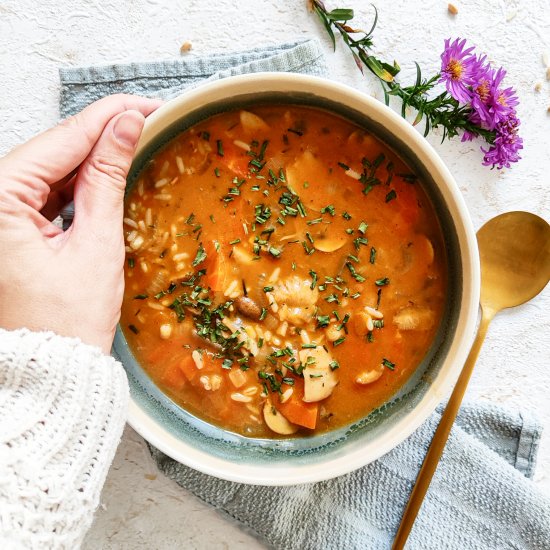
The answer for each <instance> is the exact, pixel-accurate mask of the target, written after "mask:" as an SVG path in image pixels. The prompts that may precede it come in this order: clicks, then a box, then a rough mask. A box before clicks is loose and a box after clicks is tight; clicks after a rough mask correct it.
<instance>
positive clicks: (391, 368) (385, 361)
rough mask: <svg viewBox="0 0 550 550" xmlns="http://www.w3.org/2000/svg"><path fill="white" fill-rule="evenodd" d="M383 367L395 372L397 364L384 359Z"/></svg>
mask: <svg viewBox="0 0 550 550" xmlns="http://www.w3.org/2000/svg"><path fill="white" fill-rule="evenodd" d="M382 365H384V366H385V367H388V369H390V370H395V363H392V362H391V361H390V360H389V359H386V358H385V357H384V359H382Z"/></svg>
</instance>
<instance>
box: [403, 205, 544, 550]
mask: <svg viewBox="0 0 550 550" xmlns="http://www.w3.org/2000/svg"><path fill="white" fill-rule="evenodd" d="M477 242H478V245H479V257H480V261H481V297H480V304H481V322H480V324H479V330H478V333H477V337H476V339H475V341H474V344H473V346H472V349H471V351H470V354H469V355H468V358H467V359H466V363H465V365H464V367H463V368H462V372H461V373H460V376H459V378H458V381H457V383H456V386H455V388H454V390H453V393H452V395H451V397H450V399H449V402H448V403H447V406H446V407H445V411H444V412H443V415H442V416H441V420H440V422H439V426H438V427H437V430H436V431H435V434H434V436H433V439H432V442H431V444H430V448H429V449H428V452H427V454H426V457H425V458H424V462H423V463H422V468H421V469H420V472H419V474H418V477H417V478H416V483H415V485H414V487H413V490H412V493H411V496H410V497H409V502H408V504H407V507H406V508H405V512H404V514H403V518H402V520H401V525H400V526H399V530H398V531H397V535H396V536H395V540H394V541H393V546H392V550H401V549H402V548H403V547H404V546H405V543H406V542H407V537H408V536H409V533H410V531H411V529H412V526H413V524H414V520H415V519H416V516H417V514H418V511H419V510H420V507H421V506H422V501H423V500H424V496H425V495H426V492H427V491H428V487H429V486H430V482H431V480H432V476H433V475H434V473H435V470H436V468H437V464H438V462H439V459H440V458H441V454H442V453H443V449H444V448H445V444H446V442H447V439H448V437H449V433H450V431H451V428H452V426H453V423H454V421H455V418H456V415H457V413H458V409H459V408H460V404H461V403H462V397H463V396H464V392H465V391H466V387H467V386H468V382H469V381H470V376H471V375H472V371H473V370H474V365H475V362H476V359H477V356H478V355H479V350H480V349H481V345H482V344H483V340H484V339H485V335H486V334H487V329H488V327H489V323H490V322H491V321H492V320H493V317H494V316H495V315H496V314H497V313H498V312H499V311H500V310H502V309H505V308H509V307H514V306H519V305H520V304H523V303H525V302H527V301H528V300H531V298H534V297H535V296H536V295H537V294H539V292H541V290H542V289H543V288H544V287H545V286H546V285H547V283H548V281H549V279H550V225H548V223H546V221H544V220H543V219H542V218H539V217H538V216H535V215H534V214H530V213H529V212H508V213H506V214H501V215H500V216H497V217H496V218H493V219H492V220H489V221H488V222H487V223H486V224H485V225H484V226H483V227H482V228H481V229H480V230H479V231H478V232H477Z"/></svg>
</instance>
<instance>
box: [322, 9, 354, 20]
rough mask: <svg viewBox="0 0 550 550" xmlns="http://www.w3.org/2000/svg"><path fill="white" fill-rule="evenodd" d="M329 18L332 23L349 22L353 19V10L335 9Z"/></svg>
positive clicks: (328, 15)
mask: <svg viewBox="0 0 550 550" xmlns="http://www.w3.org/2000/svg"><path fill="white" fill-rule="evenodd" d="M327 18H328V19H329V20H330V21H349V20H350V19H353V10H350V9H335V10H332V11H331V12H329V13H327Z"/></svg>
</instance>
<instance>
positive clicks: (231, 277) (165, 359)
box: [121, 105, 446, 437]
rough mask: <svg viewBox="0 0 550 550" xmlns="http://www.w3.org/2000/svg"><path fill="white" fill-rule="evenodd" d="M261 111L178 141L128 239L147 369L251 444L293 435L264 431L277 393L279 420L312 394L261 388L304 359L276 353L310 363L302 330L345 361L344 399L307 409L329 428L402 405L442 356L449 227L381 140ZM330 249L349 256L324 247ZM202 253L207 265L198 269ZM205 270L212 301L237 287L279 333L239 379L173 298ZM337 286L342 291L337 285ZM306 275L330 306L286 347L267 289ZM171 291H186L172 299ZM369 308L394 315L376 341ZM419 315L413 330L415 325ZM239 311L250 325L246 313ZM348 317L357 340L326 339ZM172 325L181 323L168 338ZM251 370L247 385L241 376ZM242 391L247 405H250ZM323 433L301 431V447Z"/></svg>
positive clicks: (333, 122)
mask: <svg viewBox="0 0 550 550" xmlns="http://www.w3.org/2000/svg"><path fill="white" fill-rule="evenodd" d="M252 111H253V113H255V115H257V116H258V117H261V118H260V119H259V121H258V120H256V119H255V118H253V119H252V121H250V120H247V119H246V118H245V120H244V123H243V119H242V116H241V113H240V112H239V111H235V112H228V113H224V114H220V115H217V116H215V117H212V118H210V119H208V120H205V121H203V122H201V123H199V124H198V125H196V126H194V127H192V128H191V129H189V130H187V131H185V132H183V133H182V134H180V135H179V136H178V137H176V138H175V139H173V140H172V141H171V142H170V143H169V144H167V145H166V146H165V147H164V148H163V149H162V150H161V151H160V152H159V153H157V154H156V155H155V157H154V159H153V160H152V161H150V162H149V163H148V165H147V166H146V167H145V169H144V170H143V171H142V173H141V174H140V177H139V179H138V181H137V183H136V185H135V186H134V187H133V189H132V190H131V191H130V193H129V195H128V197H127V201H126V211H125V217H126V222H125V236H126V239H127V241H128V239H129V238H130V240H131V241H132V242H129V241H128V243H127V244H128V246H127V252H128V254H127V256H128V262H127V265H126V270H125V278H126V290H125V298H124V303H123V308H122V318H121V326H122V329H123V331H124V334H125V336H126V338H127V340H128V342H129V345H130V347H131V349H132V350H133V352H134V354H135V356H136V358H137V359H138V361H139V362H140V364H141V365H142V366H143V368H144V369H145V371H146V372H147V373H148V375H149V376H150V377H151V379H152V380H153V381H154V382H155V383H156V384H157V385H158V386H159V387H160V388H161V389H162V390H163V391H164V392H165V393H166V394H167V395H169V396H170V398H171V399H173V400H174V401H175V402H176V403H178V404H180V405H181V406H182V407H184V408H185V409H187V410H188V411H190V412H191V413H192V414H194V415H196V416H198V417H200V418H203V419H205V420H207V421H209V422H212V423H214V424H217V425H219V426H222V427H224V428H226V429H228V430H231V431H234V432H237V433H240V434H243V435H247V436H252V437H278V436H277V434H275V433H274V432H273V431H271V430H270V429H269V428H268V427H267V426H266V425H265V423H264V421H263V416H262V411H263V403H264V402H265V399H266V388H267V391H268V395H267V398H268V399H269V400H270V402H272V403H273V406H275V407H277V408H279V407H280V403H279V401H280V395H281V393H282V392H283V391H285V390H287V389H288V388H289V387H292V388H293V394H294V396H293V399H298V400H299V399H300V396H301V395H303V385H304V382H303V379H301V377H300V376H298V375H296V374H295V373H292V372H291V371H288V370H286V369H283V372H284V374H285V375H286V377H287V378H292V379H293V380H294V385H293V386H290V385H286V384H284V383H283V384H282V385H281V391H280V392H272V391H271V389H270V384H269V381H268V380H266V379H265V378H264V379H261V378H259V376H258V371H260V370H262V371H264V372H268V373H273V372H274V370H275V369H276V368H281V361H284V360H288V359H289V357H288V356H286V357H282V358H280V357H277V358H275V359H272V360H274V361H275V365H273V364H271V363H270V362H269V361H266V358H265V355H266V354H267V353H268V352H270V353H272V352H273V351H274V350H277V349H282V348H285V347H286V346H289V347H291V348H292V349H293V350H294V351H295V354H294V357H295V360H297V353H298V352H299V351H300V350H301V349H302V346H303V342H304V340H303V338H304V337H303V335H302V334H297V332H298V330H297V329H301V331H302V332H306V333H307V334H308V336H309V339H310V340H311V341H314V342H317V343H319V344H321V345H324V346H325V348H326V349H327V350H328V352H329V354H330V356H331V358H332V359H333V360H334V361H337V363H338V368H337V369H336V370H334V373H335V374H336V375H337V377H338V385H337V386H336V387H335V388H334V390H333V392H332V394H331V395H330V396H329V397H327V398H326V399H324V400H322V401H320V402H319V403H316V404H313V403H312V404H307V405H305V407H306V409H307V410H306V411H303V410H301V411H299V413H297V414H298V416H299V415H308V416H309V417H311V415H317V420H316V428H315V432H324V431H327V430H330V429H334V428H337V427H340V426H344V425H347V424H349V423H351V422H353V421H356V420H358V419H359V418H361V417H364V416H366V415H367V414H368V413H369V412H370V411H372V410H373V409H374V408H376V407H378V406H380V405H381V404H382V403H384V402H385V401H387V400H388V399H389V398H390V397H391V396H392V395H393V394H394V393H395V392H396V391H397V390H398V389H399V388H400V387H401V386H402V385H403V384H404V383H405V381H406V380H407V379H408V378H409V377H410V375H411V373H412V372H413V371H414V370H415V368H416V367H417V366H418V365H419V363H420V362H421V361H422V359H423V358H424V356H425V354H426V353H427V350H428V349H429V347H430V344H431V342H432V340H433V338H434V336H435V333H436V332H437V329H438V326H439V323H440V320H441V316H442V312H443V307H444V301H445V291H446V260H445V251H444V246H443V240H442V235H441V230H440V226H439V224H438V221H437V218H436V215H435V213H434V209H433V207H432V205H431V203H430V201H429V200H428V198H427V196H426V194H425V193H424V191H423V189H422V187H421V184H420V182H419V181H417V180H416V178H415V176H414V175H413V174H411V170H410V168H409V167H407V166H406V165H405V164H404V163H403V162H402V160H401V159H400V158H399V157H398V156H397V155H396V154H395V153H394V152H393V151H392V150H390V149H389V148H388V147H386V146H385V145H384V144H383V143H381V142H380V141H379V140H377V139H376V138H375V137H374V136H372V135H370V134H368V133H367V132H365V131H363V130H361V129H359V128H357V127H355V126H354V125H353V124H351V123H350V122H348V121H346V120H344V119H342V118H339V117H337V116H335V115H332V114H329V113H326V112H324V111H321V110H317V109H311V108H306V107H298V106H286V105H280V106H258V107H255V108H253V109H252ZM265 142H268V143H267V145H263V144H264V143H265ZM246 146H249V147H250V148H251V152H247V151H246V150H245V147H246ZM262 146H263V147H262ZM262 148H264V151H263V154H262ZM364 159H365V160H364ZM253 160H257V163H256V165H251V164H250V162H251V161H253ZM264 163H265V164H264ZM260 167H261V168H260ZM270 171H271V172H270ZM270 174H271V175H270ZM358 177H360V178H361V179H359V180H358V179H357V178H358ZM283 192H287V193H291V196H294V198H295V197H296V196H297V197H299V201H300V202H301V204H302V206H303V208H300V210H301V212H300V211H299V212H298V214H297V215H286V216H284V215H283V214H282V213H281V210H283V209H284V206H283V205H282V204H280V202H279V200H280V199H281V195H282V193H283ZM258 205H263V206H262V208H264V207H265V206H269V208H270V210H271V213H270V216H269V217H268V219H267V220H266V221H264V222H263V223H262V222H258V221H255V220H257V216H258V212H260V213H259V216H260V220H264V219H265V217H266V212H265V210H264V211H259V210H258ZM297 207H298V205H297V203H294V204H293V205H292V207H291V208H294V209H297ZM327 207H328V208H327ZM291 212H293V211H292V210H291ZM280 220H282V222H283V223H284V225H283V224H282V223H281V222H280ZM271 229H273V231H272V232H271V233H269V232H267V233H266V232H265V231H266V230H267V231H270V230H271ZM132 232H133V233H132ZM262 232H264V233H262ZM255 238H256V240H258V239H259V241H260V244H259V245H258V243H255V242H254V239H255ZM136 239H137V242H136ZM340 241H341V242H340ZM263 242H265V243H266V244H262V243H263ZM316 243H317V244H316ZM255 244H257V245H258V246H260V252H259V254H257V255H256V254H255V253H254V245H255ZM324 244H325V245H326V246H328V247H329V248H330V247H338V248H337V249H336V250H335V251H333V252H324V251H322V250H320V249H318V248H316V246H317V247H319V248H321V249H323V248H326V246H324ZM200 247H202V249H203V250H204V254H206V257H205V258H204V259H203V260H201V261H200V262H199V263H198V264H197V265H195V266H193V265H192V264H193V262H194V260H195V261H196V260H198V259H200V257H198V256H201V255H202V254H198V252H199V249H200ZM271 247H272V248H273V250H274V251H275V252H272V251H270V248H271ZM256 251H257V247H256ZM276 254H277V255H276ZM255 256H259V259H254V257H255ZM350 266H351V267H350ZM278 268H280V271H279V270H278ZM200 269H203V270H206V273H205V275H203V276H202V277H201V278H200V279H199V284H200V285H201V286H202V287H203V288H206V287H209V288H210V289H211V290H210V291H209V292H208V293H206V291H205V293H204V294H203V295H202V296H203V297H207V296H208V297H209V298H210V300H212V304H213V305H212V306H210V307H213V306H214V305H215V304H220V303H223V302H225V301H227V300H229V299H230V298H228V296H227V291H228V289H231V285H233V287H234V288H233V292H232V293H231V294H230V295H233V296H234V295H236V294H239V295H242V294H243V293H244V290H243V289H244V288H246V293H247V295H248V298H250V299H251V300H252V301H254V302H255V303H256V304H257V305H258V306H260V307H262V308H265V310H266V312H267V318H266V319H265V320H263V321H259V322H256V323H255V325H254V326H255V327H257V326H263V329H261V330H263V331H264V332H265V331H268V332H270V333H271V336H272V337H271V341H270V342H268V338H267V337H266V336H265V335H264V337H263V346H262V349H261V350H260V353H259V358H253V357H250V359H249V361H248V366H249V368H248V370H246V371H244V370H242V369H241V367H240V366H239V364H238V363H237V361H236V360H235V358H234V359H233V362H232V364H231V366H230V367H229V368H224V365H223V358H219V357H215V356H214V354H215V353H216V352H217V351H218V350H217V349H216V348H215V347H213V346H212V345H210V344H209V343H208V342H207V341H205V339H204V338H201V337H199V336H197V335H196V333H195V332H194V330H195V328H196V327H195V326H194V321H193V315H194V313H196V310H195V311H193V310H188V311H186V312H185V318H184V319H183V320H181V316H180V321H179V322H178V314H177V311H176V310H175V309H174V307H173V302H174V299H175V298H176V297H178V296H180V295H181V294H182V293H183V292H187V293H190V292H191V291H192V290H193V287H192V286H187V287H184V286H182V285H181V281H185V280H186V278H187V279H188V278H189V276H190V274H192V273H194V272H195V273H196V272H197V271H198V270H200ZM276 270H277V271H276ZM277 273H278V275H277ZM313 273H314V274H315V278H316V281H315V283H314V281H313V278H314V276H313ZM338 276H340V277H341V279H342V280H343V282H341V283H339V284H335V283H331V282H330V281H331V280H333V279H334V278H336V277H338ZM273 277H275V281H274V280H273ZM293 277H298V278H300V279H301V280H304V281H307V286H308V287H310V286H311V285H313V284H315V287H316V290H317V291H318V299H317V300H316V303H315V305H314V307H311V308H310V311H309V313H307V314H309V315H310V316H313V317H312V318H311V320H309V321H308V322H297V323H293V322H287V329H286V333H285V334H284V336H282V335H281V334H278V333H277V331H278V330H280V331H282V329H281V325H282V324H283V322H282V321H281V319H279V318H278V314H277V312H274V311H273V308H272V307H271V306H270V292H266V291H265V290H264V289H265V288H266V287H267V288H269V287H273V286H274V285H277V284H281V281H285V280H287V279H289V278H290V279H292V278H293ZM327 277H328V278H329V279H328V281H329V282H326V281H327ZM330 278H332V279H330ZM363 278H364V280H362V279H363ZM171 283H173V285H174V286H175V290H172V291H170V285H171ZM235 285H236V286H235ZM323 285H324V287H323ZM319 287H321V289H323V288H324V290H319ZM163 292H164V293H165V294H163V295H160V296H159V293H161V294H162V293H163ZM224 293H225V294H224ZM155 296H157V297H155ZM170 305H172V308H171V307H170ZM278 305H279V307H281V305H282V304H278ZM367 306H368V307H370V308H373V309H375V310H376V311H380V312H381V313H382V314H383V327H381V325H382V323H381V321H380V320H376V319H371V320H372V321H374V324H375V325H377V326H376V327H374V328H372V329H371V330H367V329H365V326H364V324H365V322H367V323H368V320H367V321H365V316H364V315H363V316H361V315H359V314H360V313H361V312H364V311H365V307H367ZM334 312H336V314H335V313H334ZM411 312H412V314H414V315H413V319H412V321H411V319H410V318H409V317H406V314H408V313H411ZM226 313H227V314H228V316H229V317H230V318H233V317H235V316H239V312H238V311H236V310H235V307H234V305H233V306H230V307H229V309H227V310H226ZM346 314H348V315H349V319H348V320H347V323H346V324H345V327H344V328H343V329H341V333H342V334H343V336H344V338H345V339H344V340H343V341H342V342H338V343H336V342H334V341H333V342H331V341H329V340H328V339H327V336H326V328H325V327H322V328H317V325H318V322H317V319H318V318H319V317H321V319H323V318H325V319H326V317H328V318H329V319H330V324H331V325H336V327H340V326H341V323H342V320H343V319H345V316H346ZM336 316H337V318H336ZM404 316H405V317H404ZM241 317H242V316H241ZM243 319H244V317H243ZM338 319H339V320H338ZM377 321H378V322H377ZM266 324H267V325H266ZM163 325H164V326H166V325H168V326H170V327H171V328H170V333H169V335H168V337H167V333H168V329H166V328H165V329H163V328H162V326H163ZM413 325H414V326H413ZM411 327H412V328H411ZM269 329H270V330H269ZM163 330H164V331H165V332H164V334H162V331H163ZM345 331H347V334H346V333H345ZM255 336H256V337H255V338H254V339H255V340H256V341H259V340H260V338H259V337H258V333H256V335H255ZM335 344H336V345H335ZM197 349H199V350H206V351H202V355H201V359H202V368H201V369H198V368H197V364H196V362H195V361H193V359H192V357H191V354H192V352H193V351H194V350H197ZM295 364H296V363H295ZM227 366H228V365H227V363H226V365H225V367H227ZM244 366H245V367H246V365H244ZM237 370H239V371H241V373H242V376H241V374H238V375H233V377H234V379H236V380H238V384H240V385H239V386H238V387H237V386H236V385H235V384H234V382H233V381H232V378H233V377H232V376H231V373H232V372H234V371H237ZM371 370H375V371H380V372H381V373H382V374H381V376H380V377H379V378H378V379H377V380H375V381H374V382H372V383H369V384H366V385H363V384H359V383H357V379H358V377H360V375H361V374H362V373H365V372H368V371H371ZM279 381H280V377H279ZM253 388H255V389H253ZM235 394H239V395H241V396H244V397H245V398H246V399H244V400H243V401H239V400H235V399H234V395H235ZM232 396H233V397H232ZM239 399H240V398H239ZM297 406H298V408H299V407H301V406H302V403H298V404H297ZM287 408H288V407H287ZM313 409H315V410H313ZM280 410H281V411H283V412H284V406H282V407H281V408H280ZM289 414H290V416H291V417H292V418H295V416H294V415H293V414H291V413H289ZM305 424H307V422H305ZM311 433H313V431H312V430H311V429H310V428H305V427H301V428H300V430H299V431H298V432H297V435H307V434H311Z"/></svg>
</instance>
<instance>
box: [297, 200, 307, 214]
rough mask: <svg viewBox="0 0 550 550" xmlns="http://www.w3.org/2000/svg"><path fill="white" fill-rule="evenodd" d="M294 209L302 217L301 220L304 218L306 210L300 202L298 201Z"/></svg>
mask: <svg viewBox="0 0 550 550" xmlns="http://www.w3.org/2000/svg"><path fill="white" fill-rule="evenodd" d="M296 208H297V209H298V212H300V216H302V218H305V216H306V209H305V207H304V205H303V204H302V202H301V201H298V202H297V203H296Z"/></svg>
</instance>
